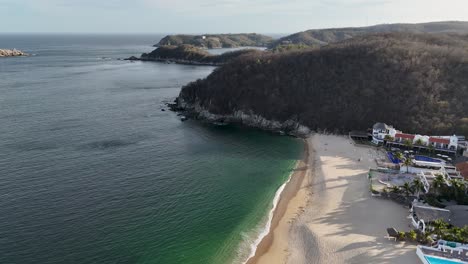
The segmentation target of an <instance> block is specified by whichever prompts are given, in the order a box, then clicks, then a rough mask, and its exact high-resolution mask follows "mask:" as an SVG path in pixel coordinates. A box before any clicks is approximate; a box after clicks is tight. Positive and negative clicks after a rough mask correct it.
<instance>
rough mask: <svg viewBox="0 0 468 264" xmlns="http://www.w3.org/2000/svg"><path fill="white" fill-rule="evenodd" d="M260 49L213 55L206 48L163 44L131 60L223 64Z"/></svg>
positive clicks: (258, 52) (257, 51) (255, 52)
mask: <svg viewBox="0 0 468 264" xmlns="http://www.w3.org/2000/svg"><path fill="white" fill-rule="evenodd" d="M260 53H261V51H260V50H255V49H241V50H237V51H231V52H225V53H223V54H220V55H213V54H211V53H209V52H207V51H206V50H203V49H200V48H197V47H195V46H192V45H180V46H162V47H159V48H157V49H155V50H153V51H152V52H150V53H143V54H142V55H141V57H140V58H136V57H133V58H130V60H144V61H167V62H175V63H185V64H198V65H222V64H224V63H226V62H228V61H230V60H232V59H234V58H237V57H239V56H241V55H244V54H252V55H253V54H260Z"/></svg>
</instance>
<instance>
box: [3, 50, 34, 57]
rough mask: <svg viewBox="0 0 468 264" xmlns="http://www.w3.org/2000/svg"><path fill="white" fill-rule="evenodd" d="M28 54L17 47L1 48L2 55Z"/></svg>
mask: <svg viewBox="0 0 468 264" xmlns="http://www.w3.org/2000/svg"><path fill="white" fill-rule="evenodd" d="M27 55H28V54H27V53H25V52H23V51H21V50H17V49H12V50H10V49H0V57H16V56H27Z"/></svg>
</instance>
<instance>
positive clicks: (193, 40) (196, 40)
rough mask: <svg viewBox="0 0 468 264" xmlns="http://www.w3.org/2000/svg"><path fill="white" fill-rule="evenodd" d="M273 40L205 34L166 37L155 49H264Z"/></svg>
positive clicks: (253, 34) (235, 35)
mask: <svg viewBox="0 0 468 264" xmlns="http://www.w3.org/2000/svg"><path fill="white" fill-rule="evenodd" d="M272 42H273V38H272V37H269V36H266V35H261V34H256V33H248V34H206V35H168V36H165V37H164V38H163V39H161V40H160V41H159V43H158V44H156V45H154V46H155V47H161V46H179V45H184V44H188V45H193V46H195V47H198V48H205V49H219V48H238V47H266V46H268V45H270V44H271V43H272Z"/></svg>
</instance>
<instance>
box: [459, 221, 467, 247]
mask: <svg viewBox="0 0 468 264" xmlns="http://www.w3.org/2000/svg"><path fill="white" fill-rule="evenodd" d="M460 233H461V237H462V238H463V239H462V240H461V242H462V243H465V244H466V243H468V225H466V226H464V227H462V228H461V232H460Z"/></svg>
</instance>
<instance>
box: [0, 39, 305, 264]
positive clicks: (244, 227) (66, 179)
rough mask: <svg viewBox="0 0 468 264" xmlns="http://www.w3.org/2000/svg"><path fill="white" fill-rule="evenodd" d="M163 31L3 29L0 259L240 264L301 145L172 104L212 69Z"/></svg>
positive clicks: (61, 261)
mask: <svg viewBox="0 0 468 264" xmlns="http://www.w3.org/2000/svg"><path fill="white" fill-rule="evenodd" d="M160 37H161V36H149V35H146V36H145V35H133V36H131V35H127V36H98V35H50V36H44V35H0V46H1V47H2V48H18V49H22V50H24V51H26V52H29V53H32V54H35V56H32V57H24V58H5V59H0V124H1V125H0V150H1V151H0V171H1V173H0V197H1V199H0V263H41V264H42V263H67V264H73V263H100V264H106V263H135V264H136V263H165V264H172V263H174V264H175V263H188V264H190V263H208V264H209V263H217V264H218V263H232V262H234V263H239V262H241V261H242V260H244V259H245V257H246V256H247V255H248V253H249V245H250V243H252V242H253V241H254V240H255V238H256V236H257V235H258V234H259V233H260V232H261V230H262V227H263V226H264V224H265V222H266V220H267V219H266V215H267V213H268V211H269V210H270V209H271V207H272V200H273V197H274V195H275V192H276V190H277V189H278V188H279V187H280V186H281V185H282V184H283V183H284V181H285V180H286V179H287V177H288V175H289V173H290V171H291V169H292V167H293V165H294V162H295V160H296V159H298V158H299V156H300V155H301V151H302V148H303V146H302V143H301V141H300V140H297V139H293V138H289V137H281V136H276V135H272V134H269V133H265V132H261V131H257V130H250V129H243V128H239V127H232V126H224V127H217V126H213V125H208V124H202V123H199V122H195V121H187V122H181V121H180V119H179V117H178V116H177V115H176V114H175V113H172V112H170V111H161V109H165V108H166V106H165V104H164V103H165V102H168V101H171V100H173V99H174V98H175V96H177V94H178V93H179V91H180V87H181V86H182V85H184V84H186V83H188V82H190V81H193V80H196V79H198V78H203V77H205V76H207V75H208V74H209V73H210V72H211V71H212V70H213V69H214V68H212V67H196V66H186V65H174V64H160V63H144V62H134V63H131V62H128V61H120V60H117V58H125V57H129V56H131V55H135V54H139V53H141V52H148V51H150V50H151V49H152V47H151V45H152V44H154V43H156V42H157V41H158V40H159V38H160Z"/></svg>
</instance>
